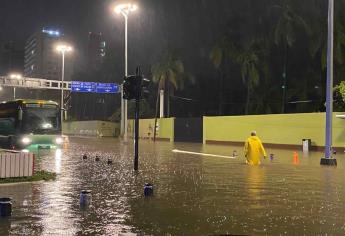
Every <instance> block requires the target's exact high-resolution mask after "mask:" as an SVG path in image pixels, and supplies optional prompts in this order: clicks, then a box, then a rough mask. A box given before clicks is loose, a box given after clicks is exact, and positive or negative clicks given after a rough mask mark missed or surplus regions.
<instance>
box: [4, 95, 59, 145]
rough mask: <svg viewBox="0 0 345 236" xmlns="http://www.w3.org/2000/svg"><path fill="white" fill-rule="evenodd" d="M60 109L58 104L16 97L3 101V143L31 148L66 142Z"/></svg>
mask: <svg viewBox="0 0 345 236" xmlns="http://www.w3.org/2000/svg"><path fill="white" fill-rule="evenodd" d="M63 142H64V138H63V136H62V123H61V110H60V107H59V105H58V103H56V102H53V101H45V100H32V99H30V100H29V99H17V100H14V101H7V102H2V103H0V146H1V148H4V149H14V150H24V151H25V150H30V149H34V148H37V149H51V148H60V147H61V146H62V145H63Z"/></svg>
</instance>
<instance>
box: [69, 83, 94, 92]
mask: <svg viewBox="0 0 345 236" xmlns="http://www.w3.org/2000/svg"><path fill="white" fill-rule="evenodd" d="M71 90H72V92H78V93H95V92H96V83H94V82H81V81H72V83H71Z"/></svg>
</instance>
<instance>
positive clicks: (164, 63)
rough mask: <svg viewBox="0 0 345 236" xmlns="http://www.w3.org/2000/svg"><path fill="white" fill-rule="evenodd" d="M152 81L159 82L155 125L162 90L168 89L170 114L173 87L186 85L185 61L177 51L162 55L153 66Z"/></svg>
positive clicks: (168, 109) (154, 137)
mask: <svg viewBox="0 0 345 236" xmlns="http://www.w3.org/2000/svg"><path fill="white" fill-rule="evenodd" d="M151 73H152V81H153V82H154V83H156V84H158V91H157V98H156V113H155V127H156V126H157V117H158V104H159V92H160V90H168V93H167V114H168V117H169V116H170V93H171V90H170V88H171V87H172V89H176V90H178V89H180V88H183V86H184V80H185V79H186V74H185V71H184V65H183V62H182V61H181V60H180V59H179V58H178V57H177V55H176V52H175V51H168V52H167V53H165V55H164V56H163V57H162V60H161V61H160V62H158V63H156V64H154V65H153V66H152V68H151ZM153 139H154V141H155V139H156V128H154V136H153Z"/></svg>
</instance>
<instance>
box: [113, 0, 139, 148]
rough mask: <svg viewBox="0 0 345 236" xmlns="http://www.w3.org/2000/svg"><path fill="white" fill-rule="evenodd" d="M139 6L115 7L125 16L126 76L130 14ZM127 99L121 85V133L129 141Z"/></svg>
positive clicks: (117, 11) (116, 10)
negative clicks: (124, 97)
mask: <svg viewBox="0 0 345 236" xmlns="http://www.w3.org/2000/svg"><path fill="white" fill-rule="evenodd" d="M136 9H137V6H136V5H135V4H131V3H126V4H120V5H118V6H116V7H115V9H114V10H115V12H116V13H117V14H121V15H123V17H124V18H125V76H126V77H127V76H128V16H129V14H130V13H131V12H133V11H135V10H136ZM127 118H128V117H127V100H124V99H123V87H122V86H121V134H122V135H123V139H124V141H125V142H127V139H128V131H127V129H128V120H127Z"/></svg>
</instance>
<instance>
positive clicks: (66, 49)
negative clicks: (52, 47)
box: [56, 44, 73, 53]
mask: <svg viewBox="0 0 345 236" xmlns="http://www.w3.org/2000/svg"><path fill="white" fill-rule="evenodd" d="M56 50H57V51H59V52H62V53H65V52H71V51H72V50H73V48H72V47H71V46H68V45H65V44H61V45H58V46H57V47H56Z"/></svg>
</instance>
